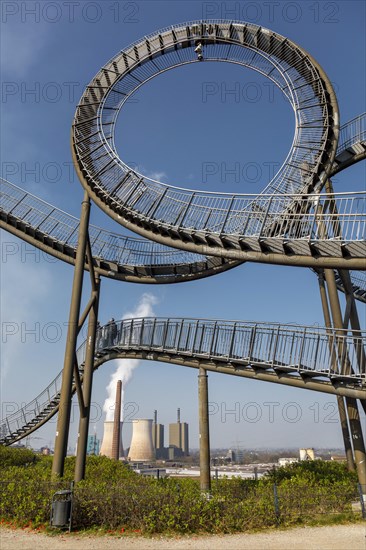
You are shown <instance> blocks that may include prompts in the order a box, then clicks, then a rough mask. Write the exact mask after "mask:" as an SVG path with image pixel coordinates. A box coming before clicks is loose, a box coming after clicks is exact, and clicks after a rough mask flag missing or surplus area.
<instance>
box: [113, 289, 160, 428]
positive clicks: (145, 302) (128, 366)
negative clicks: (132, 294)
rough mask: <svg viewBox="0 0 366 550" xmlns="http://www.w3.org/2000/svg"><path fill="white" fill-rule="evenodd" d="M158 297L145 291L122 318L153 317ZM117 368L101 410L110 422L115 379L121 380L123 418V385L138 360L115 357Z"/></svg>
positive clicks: (129, 377) (115, 384)
mask: <svg viewBox="0 0 366 550" xmlns="http://www.w3.org/2000/svg"><path fill="white" fill-rule="evenodd" d="M157 302H158V299H157V298H156V296H154V295H153V294H148V293H145V294H143V295H142V296H141V299H140V301H139V303H138V305H137V307H136V309H135V310H134V311H128V312H127V313H125V314H124V315H123V317H122V319H135V318H141V317H153V316H154V310H153V306H154V305H155V304H157ZM116 362H117V368H116V370H115V372H114V373H113V374H112V376H111V380H110V382H109V384H108V386H107V392H108V397H107V398H106V400H105V401H104V405H103V410H104V412H105V413H106V418H105V419H106V421H107V422H111V421H113V418H114V405H115V400H116V386H117V381H118V380H122V400H121V420H123V403H124V393H125V386H126V384H127V382H128V381H129V380H130V379H131V376H132V371H133V370H134V369H135V368H136V367H137V366H138V365H139V363H140V361H139V360H136V359H116Z"/></svg>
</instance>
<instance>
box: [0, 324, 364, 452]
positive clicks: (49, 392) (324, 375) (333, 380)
mask: <svg viewBox="0 0 366 550" xmlns="http://www.w3.org/2000/svg"><path fill="white" fill-rule="evenodd" d="M116 325H117V336H116V337H115V338H114V339H112V337H111V335H110V333H109V332H108V325H105V326H104V327H102V328H101V329H100V331H99V333H98V337H97V342H98V346H97V349H96V354H95V362H94V368H95V369H97V368H98V367H99V366H100V365H102V364H103V363H104V362H106V361H109V360H111V359H116V358H121V357H122V358H126V357H129V358H133V359H150V360H153V361H163V362H167V363H174V364H178V365H182V366H186V367H193V368H199V366H200V365H204V366H205V368H206V369H208V370H211V371H214V372H221V373H226V374H231V375H234V376H243V377H247V378H252V379H255V380H264V381H270V382H275V383H278V384H285V385H290V386H296V387H299V388H304V389H310V390H316V391H321V392H325V393H331V394H333V395H346V396H350V397H358V398H361V397H363V398H365V397H366V365H365V364H363V365H362V369H361V370H360V368H359V367H358V362H357V356H358V355H359V353H360V350H361V349H363V347H364V345H365V342H366V333H365V332H360V333H359V337H358V338H355V337H354V336H351V335H349V334H348V333H347V331H341V333H340V332H339V331H333V330H327V329H324V328H315V327H309V326H298V325H283V324H275V323H272V324H271V323H254V322H244V321H222V320H205V319H165V318H142V319H127V320H122V321H119V322H118V323H116ZM85 345H86V343H85V342H84V343H83V344H82V345H81V346H80V348H79V349H78V352H77V356H78V364H79V372H80V375H81V379H82V375H83V363H84V359H85ZM339 350H341V352H340V353H339ZM345 357H347V360H346V361H345V360H344V359H345ZM344 365H346V368H345V367H344ZM61 378H62V372H60V373H59V374H58V376H57V377H56V378H55V379H54V380H53V381H52V382H51V383H50V384H49V386H47V388H46V389H45V390H44V391H43V392H42V393H40V394H39V395H38V396H37V397H36V398H35V399H34V400H32V401H31V402H30V403H28V404H27V405H26V406H24V407H22V408H21V409H20V410H19V411H17V412H15V413H13V414H12V415H10V416H8V417H7V418H5V420H3V421H2V423H1V425H0V444H4V445H10V444H12V443H15V442H16V441H18V440H20V439H22V438H23V437H26V436H27V435H29V434H30V433H32V432H33V431H35V430H37V429H38V428H39V427H41V426H42V425H43V424H45V422H47V421H48V420H49V419H50V418H51V417H52V416H53V415H54V414H55V413H56V412H57V411H58V404H59V399H60V388H61ZM75 391H76V387H75V385H74V387H73V392H75Z"/></svg>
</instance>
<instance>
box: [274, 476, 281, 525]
mask: <svg viewBox="0 0 366 550" xmlns="http://www.w3.org/2000/svg"><path fill="white" fill-rule="evenodd" d="M273 497H274V509H275V516H276V521H277V523H279V522H280V503H279V499H278V491H277V484H276V483H274V484H273Z"/></svg>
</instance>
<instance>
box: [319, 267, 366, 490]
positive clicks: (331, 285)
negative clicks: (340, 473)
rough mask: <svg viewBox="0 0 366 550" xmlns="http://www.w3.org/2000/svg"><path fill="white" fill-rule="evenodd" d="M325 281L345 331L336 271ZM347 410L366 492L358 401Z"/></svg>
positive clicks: (327, 272)
mask: <svg viewBox="0 0 366 550" xmlns="http://www.w3.org/2000/svg"><path fill="white" fill-rule="evenodd" d="M324 274H325V279H326V282H327V288H328V296H329V303H330V310H331V312H332V318H333V326H334V328H335V329H336V330H337V329H343V320H342V311H341V306H340V303H339V297H338V290H337V285H336V280H335V276H334V271H333V270H332V269H325V270H324ZM345 401H346V408H347V413H348V418H349V422H350V431H351V437H352V444H353V450H354V456H355V462H356V468H357V475H358V480H359V482H360V484H361V486H362V488H363V490H364V491H365V490H366V452H365V443H364V439H363V434H362V427H361V422H360V416H359V412H358V407H357V401H356V399H353V398H351V397H346V398H345Z"/></svg>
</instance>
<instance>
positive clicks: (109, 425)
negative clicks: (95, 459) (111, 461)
mask: <svg viewBox="0 0 366 550" xmlns="http://www.w3.org/2000/svg"><path fill="white" fill-rule="evenodd" d="M122 424H123V422H120V434H119V458H123V456H124V454H123V445H122ZM113 432H114V422H113V421H111V422H104V434H103V441H102V445H101V447H100V454H101V455H104V456H108V457H109V458H113V452H112V447H113Z"/></svg>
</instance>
